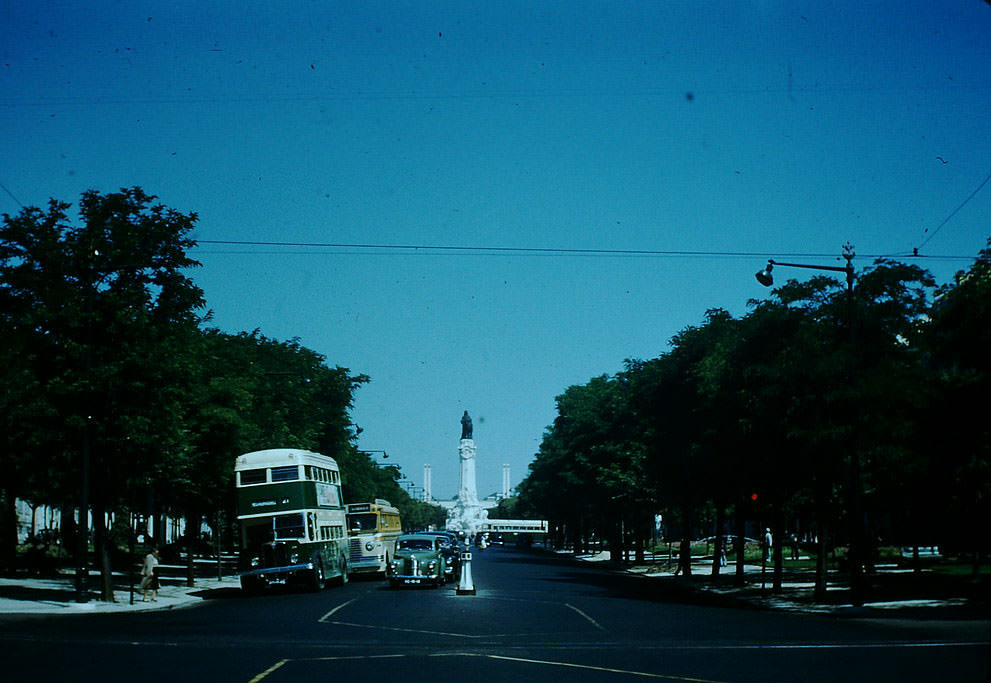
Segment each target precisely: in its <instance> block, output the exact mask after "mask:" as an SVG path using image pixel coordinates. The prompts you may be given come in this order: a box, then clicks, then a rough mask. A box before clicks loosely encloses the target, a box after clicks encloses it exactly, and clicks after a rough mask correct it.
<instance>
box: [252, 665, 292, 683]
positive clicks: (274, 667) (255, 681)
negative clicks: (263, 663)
mask: <svg viewBox="0 0 991 683" xmlns="http://www.w3.org/2000/svg"><path fill="white" fill-rule="evenodd" d="M289 661H292V660H290V659H282V660H279V661H278V662H276V663H275V664H273V665H272V666H270V667H268V668H267V669H265V670H264V671H262V672H261V673H260V674H258V675H257V676H255V677H254V678H252V679H251V680H250V681H248V683H258V681H260V680H262V679H263V678H265V677H266V676H268V675H269V674H270V673H272V672H273V671H275V670H277V669H278V668H279V667H281V666H282V665H283V664H285V663H286V662H289Z"/></svg>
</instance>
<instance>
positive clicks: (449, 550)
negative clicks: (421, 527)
mask: <svg viewBox="0 0 991 683" xmlns="http://www.w3.org/2000/svg"><path fill="white" fill-rule="evenodd" d="M421 535H430V536H437V537H438V538H439V539H440V543H441V545H440V548H441V554H442V555H443V556H444V567H445V570H446V572H447V580H448V581H458V580H459V579H460V578H461V553H463V552H465V548H464V546H463V545H462V543H461V539H459V538H458V535H457V534H456V533H454V532H453V531H423V532H421Z"/></svg>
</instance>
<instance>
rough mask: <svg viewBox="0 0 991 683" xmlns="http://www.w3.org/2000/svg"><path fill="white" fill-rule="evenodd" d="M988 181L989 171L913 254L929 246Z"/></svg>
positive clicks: (990, 172)
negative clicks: (937, 234) (930, 241)
mask: <svg viewBox="0 0 991 683" xmlns="http://www.w3.org/2000/svg"><path fill="white" fill-rule="evenodd" d="M989 180H991V171H988V175H987V177H985V178H984V180H982V181H981V184H980V185H978V186H977V187H976V188H975V189H974V191H973V192H971V193H970V194H969V195H967V198H966V199H964V200H963V201H962V202H960V205H959V206H957V208H955V209H953V211H951V212H950V215H949V216H947V217H946V218H944V219H943V221H942V222H941V223H940V224H939V225H937V226H936V228H935V229H934V230H933V231H932V232H930V233H929V236H928V237H927V238H926V239H924V240H923V241H922V244H920V245H919V246H918V247H916V248H915V250H914V254H918V252H919V250H920V249H922V247H924V246H926V245H927V244H929V240H931V239H932V238H933V237H935V236H936V233H937V232H939V231H940V229H942V227H943V226H944V225H946V224H947V223H949V222H950V219H951V218H953V217H954V216H956V215H957V212H959V211H960V209H962V208H963V207H965V206H967V204H968V203H969V202H970V200H971V199H973V198H974V197H975V196H977V193H978V192H980V191H981V189H983V187H984V186H985V185H987V184H988V181H989ZM925 232H929V229H928V228H926V230H925Z"/></svg>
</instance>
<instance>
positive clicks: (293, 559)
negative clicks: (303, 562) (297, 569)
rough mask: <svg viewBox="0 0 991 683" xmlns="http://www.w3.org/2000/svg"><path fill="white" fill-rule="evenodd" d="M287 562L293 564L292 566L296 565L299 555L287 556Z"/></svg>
mask: <svg viewBox="0 0 991 683" xmlns="http://www.w3.org/2000/svg"><path fill="white" fill-rule="evenodd" d="M289 561H290V562H291V563H293V564H296V563H297V562H299V553H292V554H291V555H290V556H289Z"/></svg>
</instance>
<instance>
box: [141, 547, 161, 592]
mask: <svg viewBox="0 0 991 683" xmlns="http://www.w3.org/2000/svg"><path fill="white" fill-rule="evenodd" d="M148 591H151V601H152V602H158V548H152V549H151V552H149V553H148V554H147V555H145V561H144V564H143V565H142V566H141V602H147V601H148Z"/></svg>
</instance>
